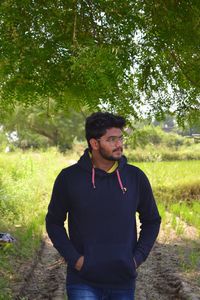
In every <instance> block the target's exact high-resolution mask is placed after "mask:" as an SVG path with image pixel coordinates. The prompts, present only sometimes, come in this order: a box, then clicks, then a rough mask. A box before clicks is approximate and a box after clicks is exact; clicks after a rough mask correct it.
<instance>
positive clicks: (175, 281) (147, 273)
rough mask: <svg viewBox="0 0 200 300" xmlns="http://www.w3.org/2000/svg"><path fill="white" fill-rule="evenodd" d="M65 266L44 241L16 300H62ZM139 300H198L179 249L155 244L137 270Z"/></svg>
mask: <svg viewBox="0 0 200 300" xmlns="http://www.w3.org/2000/svg"><path fill="white" fill-rule="evenodd" d="M65 274H66V265H65V263H63V261H62V260H61V259H60V257H59V255H58V254H57V252H56V250H55V249H54V248H53V247H52V245H51V243H50V241H49V240H48V238H45V240H44V243H43V246H42V249H41V253H40V259H39V260H38V261H36V262H35V265H34V266H33V267H32V268H31V270H29V271H28V276H27V274H24V277H25V278H26V280H25V281H24V283H23V285H22V286H21V287H20V290H19V291H18V293H17V294H16V297H15V298H14V299H16V300H19V299H23V300H44V299H51V300H63V299H67V298H66V296H65ZM135 298H136V300H170V299H172V300H176V299H177V300H178V299H180V300H199V299H200V289H199V288H198V287H194V286H192V285H191V283H187V281H184V280H183V278H181V276H180V273H179V271H178V259H177V254H176V247H175V246H173V247H172V246H171V247H170V246H169V245H167V244H166V245H165V244H159V243H156V244H155V246H154V248H153V250H152V252H151V254H150V255H149V257H148V259H147V260H146V262H145V263H143V264H142V266H141V267H140V268H139V270H138V278H137V288H136V297H135Z"/></svg>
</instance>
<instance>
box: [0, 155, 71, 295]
mask: <svg viewBox="0 0 200 300" xmlns="http://www.w3.org/2000/svg"><path fill="white" fill-rule="evenodd" d="M66 164H67V163H66V158H64V157H63V156H62V155H60V154H58V153H57V152H56V151H54V150H52V151H49V152H46V153H45V152H44V153H33V152H29V153H21V152H19V153H10V154H1V155H0V215H1V218H0V232H9V233H10V234H11V235H13V236H14V237H15V238H16V240H17V242H16V243H15V244H14V245H13V246H11V247H9V248H7V249H1V250H0V275H1V276H0V278H1V279H0V294H1V295H3V296H1V297H3V299H6V297H7V298H8V299H10V296H9V281H10V279H11V278H12V280H17V277H18V274H17V273H16V272H15V271H16V269H17V268H18V267H19V266H20V264H21V262H23V261H24V260H28V259H30V258H31V257H32V256H33V254H34V252H35V250H36V249H37V248H38V246H39V244H40V240H41V236H42V234H43V232H44V218H45V213H46V211H47V205H48V202H49V198H50V194H51V190H52V185H53V181H54V179H55V177H56V175H57V174H58V172H59V171H60V169H62V168H63V167H65V166H66ZM12 280H11V281H12ZM5 282H7V284H5ZM3 286H4V288H5V290H3Z"/></svg>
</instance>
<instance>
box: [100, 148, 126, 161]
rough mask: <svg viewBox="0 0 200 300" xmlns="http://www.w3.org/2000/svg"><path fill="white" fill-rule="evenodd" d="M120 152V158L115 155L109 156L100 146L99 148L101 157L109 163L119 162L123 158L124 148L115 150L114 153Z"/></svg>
mask: <svg viewBox="0 0 200 300" xmlns="http://www.w3.org/2000/svg"><path fill="white" fill-rule="evenodd" d="M118 150H120V151H121V155H120V156H114V155H109V154H108V153H107V151H106V150H105V149H104V148H103V147H101V146H100V148H99V153H100V154H101V156H102V157H103V158H104V159H107V160H109V161H119V160H120V158H121V156H122V152H123V148H122V147H119V148H117V149H115V150H113V153H115V152H116V151H118Z"/></svg>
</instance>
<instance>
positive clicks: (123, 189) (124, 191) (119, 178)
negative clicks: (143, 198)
mask: <svg viewBox="0 0 200 300" xmlns="http://www.w3.org/2000/svg"><path fill="white" fill-rule="evenodd" d="M116 173H117V178H118V182H119V185H120V188H121V190H122V192H123V194H125V193H126V188H125V187H124V186H123V184H122V180H121V177H120V174H119V170H118V169H117V171H116Z"/></svg>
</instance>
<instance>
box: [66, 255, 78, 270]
mask: <svg viewBox="0 0 200 300" xmlns="http://www.w3.org/2000/svg"><path fill="white" fill-rule="evenodd" d="M81 256H82V255H81V254H79V253H77V254H74V255H73V256H71V257H70V259H68V260H67V259H66V258H65V260H66V262H67V266H69V267H71V268H75V264H76V262H77V260H78V259H79V258H80V257H81Z"/></svg>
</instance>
